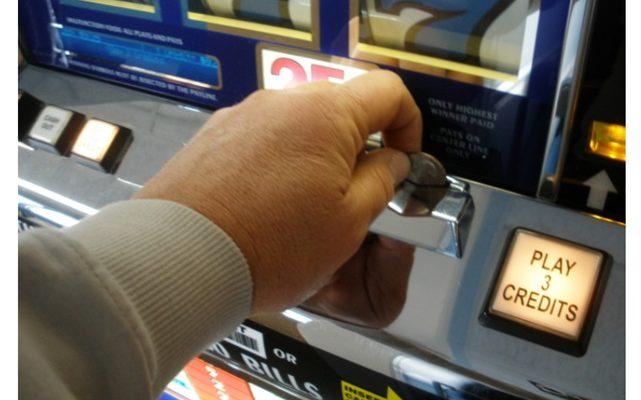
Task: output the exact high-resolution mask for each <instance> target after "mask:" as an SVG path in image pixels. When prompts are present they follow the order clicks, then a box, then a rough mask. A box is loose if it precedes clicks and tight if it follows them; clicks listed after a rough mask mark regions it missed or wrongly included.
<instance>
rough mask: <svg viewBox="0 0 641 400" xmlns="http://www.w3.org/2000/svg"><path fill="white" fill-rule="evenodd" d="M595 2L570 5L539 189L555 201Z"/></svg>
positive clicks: (540, 194) (582, 0)
mask: <svg viewBox="0 0 641 400" xmlns="http://www.w3.org/2000/svg"><path fill="white" fill-rule="evenodd" d="M594 6H595V1H594V0H573V1H572V6H571V8H570V14H569V20H568V28H567V29H566V37H565V43H564V44H563V54H562V58H561V67H560V69H559V79H558V83H557V87H556V94H555V97H554V106H553V112H552V119H551V121H550V128H549V130H548V141H547V144H546V148H545V156H544V159H543V166H542V171H541V177H540V180H539V188H538V193H537V195H538V197H540V198H543V199H547V200H551V201H554V200H556V197H557V194H558V191H559V185H560V180H561V174H562V173H563V164H564V162H565V155H566V153H567V151H568V149H567V146H568V141H569V134H570V128H571V127H570V124H571V121H572V119H573V118H572V116H573V114H574V108H575V104H576V99H577V96H578V89H579V82H580V80H581V74H582V72H583V61H584V59H585V54H586V48H587V46H588V41H589V31H590V26H591V22H592V16H593V13H594Z"/></svg>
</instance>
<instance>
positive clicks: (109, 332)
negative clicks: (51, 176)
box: [20, 200, 252, 396]
mask: <svg viewBox="0 0 641 400" xmlns="http://www.w3.org/2000/svg"><path fill="white" fill-rule="evenodd" d="M52 274H53V276H54V277H55V279H52V278H51V275H52ZM20 276H21V285H20V294H21V318H22V314H23V313H22V310H23V309H25V310H30V313H28V314H29V315H30V317H29V319H28V320H26V321H24V323H23V321H22V320H21V326H30V325H33V321H32V320H33V319H34V318H35V319H36V320H38V319H44V320H46V321H45V326H47V327H48V328H47V329H41V331H42V332H40V333H41V334H45V335H51V336H52V337H72V338H76V337H77V336H82V335H85V336H88V337H92V336H93V337H92V339H93V341H94V342H95V343H96V344H95V345H94V346H89V347H86V346H84V345H82V342H83V340H84V339H83V338H80V337H78V338H77V339H78V344H79V345H78V346H79V347H80V348H76V349H74V350H75V353H77V354H78V355H79V359H84V360H86V362H87V363H95V362H99V363H101V364H102V365H100V366H99V367H101V368H98V370H99V371H100V372H98V373H100V374H104V375H105V376H104V380H106V381H107V383H106V384H107V385H108V386H110V387H111V386H114V387H116V388H115V389H113V388H112V389H110V390H109V393H112V394H115V392H114V390H115V391H116V392H117V390H118V389H117V386H118V385H120V384H122V383H123V382H114V379H115V378H117V377H118V376H120V374H118V373H116V371H112V370H111V369H112V368H116V366H117V365H120V364H123V362H124V363H125V364H126V366H127V368H131V366H132V365H135V366H136V367H135V368H136V369H138V370H139V371H144V374H145V375H146V377H145V379H138V380H133V381H132V380H130V379H126V378H123V379H125V380H126V382H124V383H125V384H126V385H139V386H146V387H145V388H143V387H139V388H137V389H140V390H134V391H133V392H135V393H138V395H139V394H140V393H143V392H144V393H147V396H153V395H157V394H158V391H160V390H161V389H162V387H163V386H164V385H165V384H166V381H167V380H169V379H171V377H172V376H173V375H174V374H175V373H176V372H177V371H178V370H179V369H180V368H181V367H182V365H184V363H186V362H187V361H188V360H189V358H190V357H193V356H194V355H195V354H196V353H197V352H198V351H200V350H202V348H203V347H204V346H206V345H207V344H208V343H210V342H212V341H215V340H217V339H219V338H221V337H222V336H224V335H225V334H227V333H228V332H229V331H230V330H231V329H233V327H234V326H236V325H237V324H238V323H240V322H241V321H242V320H243V319H244V318H245V317H246V316H247V315H248V313H249V310H250V306H251V292H252V289H251V287H252V284H251V277H250V273H249V269H248V267H247V264H246V262H245V259H244V257H243V255H242V253H241V252H240V250H239V249H238V248H237V247H236V246H235V244H234V242H233V241H232V239H231V238H229V237H228V236H227V235H226V234H225V233H224V232H223V231H222V230H220V229H219V228H217V227H216V226H215V225H214V224H212V223H211V222H210V221H208V220H207V219H205V218H204V217H202V216H201V215H200V214H198V213H196V212H194V211H192V210H190V209H188V208H186V207H184V206H180V205H178V204H175V203H170V202H164V201H154V200H136V201H129V202H124V203H120V204H117V205H114V206H110V207H107V208H106V209H105V210H103V211H101V212H100V213H98V214H97V215H95V216H93V217H90V218H87V219H86V220H84V221H82V222H80V223H79V224H78V225H76V226H74V227H72V228H68V229H66V230H64V231H62V232H54V231H41V232H35V233H30V234H27V236H24V237H23V238H21V243H20ZM54 282H56V284H54ZM23 283H24V284H23ZM23 286H24V287H23ZM60 287H68V290H60ZM34 296H35V297H34ZM56 302H62V303H64V304H67V306H66V307H59V306H54V304H57V303H56ZM101 310H102V311H101ZM23 331H24V329H23ZM114 332H116V333H117V332H120V333H119V334H118V340H113V339H114V337H113V335H114ZM22 333H23V332H22V331H21V335H22ZM25 333H28V332H25ZM25 337H26V336H25ZM29 340H30V341H33V340H34V338H33V337H30V338H29ZM35 340H36V342H37V341H39V340H41V339H39V338H36V339H35ZM42 340H45V341H46V338H42ZM68 345H71V346H73V341H72V342H70V343H68ZM94 351H95V352H97V353H96V354H94V353H92V352H94ZM21 358H22V351H21ZM121 367H123V365H120V367H118V368H121ZM21 373H22V370H21ZM140 373H141V372H138V373H137V374H138V375H140ZM141 390H142V391H141ZM103 393H104V388H103V391H102V392H101V393H100V394H101V395H102V394H103Z"/></svg>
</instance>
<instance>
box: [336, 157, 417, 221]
mask: <svg viewBox="0 0 641 400" xmlns="http://www.w3.org/2000/svg"><path fill="white" fill-rule="evenodd" d="M409 172H410V160H409V157H407V155H406V154H405V153H403V152H401V151H398V150H394V149H391V148H385V149H381V150H377V151H373V152H371V153H367V154H365V155H364V156H362V157H360V158H359V160H358V163H357V164H356V167H355V169H354V173H353V175H352V183H351V185H350V188H349V190H348V193H347V197H348V200H349V201H350V202H351V204H352V205H353V206H354V207H355V211H356V214H357V215H356V217H357V218H358V221H359V222H361V223H364V224H365V226H366V227H369V225H370V223H371V222H372V221H373V220H374V218H376V217H377V216H378V214H380V213H381V212H382V211H383V209H385V206H386V205H387V203H389V201H390V200H392V197H393V196H394V190H395V188H396V186H397V185H398V184H400V183H401V182H402V181H403V180H404V179H405V178H406V177H407V175H408V174H409Z"/></svg>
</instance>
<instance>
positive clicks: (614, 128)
mask: <svg viewBox="0 0 641 400" xmlns="http://www.w3.org/2000/svg"><path fill="white" fill-rule="evenodd" d="M590 152H591V153H593V154H597V155H600V156H602V157H608V158H612V159H615V160H618V161H625V126H623V125H617V124H608V123H605V122H599V121H594V122H592V132H591V135H590Z"/></svg>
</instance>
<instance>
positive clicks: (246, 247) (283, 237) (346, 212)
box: [136, 71, 422, 314]
mask: <svg viewBox="0 0 641 400" xmlns="http://www.w3.org/2000/svg"><path fill="white" fill-rule="evenodd" d="M379 130H380V131H382V132H383V138H384V140H385V143H386V146H387V147H386V148H385V149H382V150H379V151H375V152H371V153H368V154H363V152H362V150H363V148H364V143H365V141H366V139H367V136H368V135H369V134H371V133H373V132H376V131H379ZM421 135H422V121H421V114H420V111H419V109H418V107H417V106H416V103H415V102H414V100H413V99H412V97H411V95H410V93H409V92H408V91H407V89H406V87H405V86H404V85H403V83H402V81H401V80H400V79H399V78H398V76H396V75H395V74H393V73H391V72H387V71H375V72H370V73H368V74H366V75H363V76H361V77H358V78H355V79H353V80H351V81H349V82H347V83H345V84H343V85H333V84H330V83H327V82H324V83H312V84H308V85H304V86H299V87H297V88H293V89H288V90H285V91H259V92H256V93H254V94H253V95H251V96H249V97H248V98H247V99H246V100H245V101H243V102H241V103H239V104H238V105H236V106H234V107H230V108H226V109H222V110H219V111H217V112H216V113H214V115H213V116H212V118H211V119H210V120H209V121H208V122H207V123H206V124H205V125H204V127H203V128H202V129H201V130H200V132H199V133H198V134H197V135H196V136H195V137H194V138H193V139H192V140H191V141H190V142H189V143H188V144H187V145H186V146H185V148H184V149H183V150H181V151H180V152H179V153H178V154H177V155H176V156H175V157H174V158H173V159H171V160H170V161H169V162H168V163H167V164H166V165H165V167H164V168H163V169H162V170H161V171H160V172H159V173H158V174H157V175H156V176H155V177H153V178H152V179H151V180H150V181H149V182H148V183H147V185H146V186H145V187H144V188H143V189H142V190H141V191H140V192H139V193H138V194H137V196H136V197H138V198H156V199H164V200H171V201H174V202H177V203H180V204H183V205H186V206H188V207H190V208H192V209H194V210H196V211H198V212H199V213H201V214H202V215H204V216H205V217H207V218H209V219H210V220H212V221H213V222H215V223H216V224H217V225H218V226H219V227H220V228H222V229H223V230H224V231H225V232H226V233H227V234H228V235H229V236H230V237H232V238H233V239H234V241H235V242H236V244H237V245H238V247H239V248H240V249H241V250H242V252H243V254H244V255H245V257H246V259H247V261H248V264H249V267H250V270H251V274H252V278H253V283H254V293H253V303H252V312H253V313H254V314H256V313H264V312H270V311H277V310H282V309H284V308H286V307H290V306H294V305H298V304H300V303H301V302H302V301H304V300H305V299H307V298H309V297H310V296H311V295H313V294H314V293H316V292H317V291H318V290H319V289H320V288H323V287H325V286H326V285H327V283H328V282H329V281H330V280H331V279H332V277H334V276H335V274H336V272H337V271H338V269H339V268H340V267H341V266H342V265H343V264H344V263H345V262H346V261H347V260H349V259H350V258H351V257H352V256H353V255H354V254H355V253H356V252H357V250H358V249H359V247H360V245H361V243H362V242H363V240H364V239H365V236H366V235H367V232H368V228H369V225H370V224H371V222H372V221H373V219H374V218H376V216H377V215H378V214H379V213H380V212H381V211H382V210H383V209H384V208H385V206H386V204H387V203H388V202H389V200H390V199H391V197H392V195H393V194H394V188H395V186H396V185H397V184H398V183H400V182H401V181H402V180H403V179H404V178H405V177H406V175H407V173H408V172H409V168H410V164H409V160H408V158H407V156H406V155H405V153H407V152H416V151H420V148H421ZM395 149H396V150H395ZM358 257H359V256H358V255H357V258H358ZM368 265H370V266H371V265H373V264H368ZM368 268H369V267H368ZM346 271H348V270H346Z"/></svg>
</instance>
